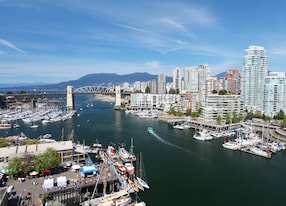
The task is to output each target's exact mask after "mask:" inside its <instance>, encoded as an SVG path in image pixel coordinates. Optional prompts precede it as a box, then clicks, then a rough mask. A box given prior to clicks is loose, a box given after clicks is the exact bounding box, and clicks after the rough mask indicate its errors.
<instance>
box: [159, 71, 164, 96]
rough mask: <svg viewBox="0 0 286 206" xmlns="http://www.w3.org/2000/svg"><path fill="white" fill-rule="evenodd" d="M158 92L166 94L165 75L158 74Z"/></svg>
mask: <svg viewBox="0 0 286 206" xmlns="http://www.w3.org/2000/svg"><path fill="white" fill-rule="evenodd" d="M158 94H166V75H165V74H160V75H158Z"/></svg>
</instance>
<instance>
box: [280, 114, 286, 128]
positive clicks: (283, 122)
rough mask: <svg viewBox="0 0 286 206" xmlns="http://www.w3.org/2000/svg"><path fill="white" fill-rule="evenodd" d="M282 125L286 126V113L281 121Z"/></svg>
mask: <svg viewBox="0 0 286 206" xmlns="http://www.w3.org/2000/svg"><path fill="white" fill-rule="evenodd" d="M281 127H282V128H286V115H284V117H283V120H282V122H281Z"/></svg>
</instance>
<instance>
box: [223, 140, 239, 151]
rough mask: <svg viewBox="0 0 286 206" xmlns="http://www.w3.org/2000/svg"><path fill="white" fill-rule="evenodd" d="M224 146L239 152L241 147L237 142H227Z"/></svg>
mask: <svg viewBox="0 0 286 206" xmlns="http://www.w3.org/2000/svg"><path fill="white" fill-rule="evenodd" d="M222 146H223V147H224V148H226V149H230V150H238V149H240V147H241V145H240V144H239V143H238V142H235V141H229V142H225V143H223V144H222Z"/></svg>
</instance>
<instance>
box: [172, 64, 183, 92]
mask: <svg viewBox="0 0 286 206" xmlns="http://www.w3.org/2000/svg"><path fill="white" fill-rule="evenodd" d="M182 75H183V72H182V69H181V68H179V67H176V68H175V69H174V70H173V88H174V89H179V91H180V92H181V91H182V89H183V87H182V86H183V83H182V79H183V76H182Z"/></svg>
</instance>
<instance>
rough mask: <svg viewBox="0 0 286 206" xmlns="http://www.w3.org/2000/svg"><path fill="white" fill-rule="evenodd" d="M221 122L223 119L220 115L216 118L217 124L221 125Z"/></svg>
mask: <svg viewBox="0 0 286 206" xmlns="http://www.w3.org/2000/svg"><path fill="white" fill-rule="evenodd" d="M221 121H222V118H221V116H220V115H218V116H217V117H216V123H217V124H221Z"/></svg>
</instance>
